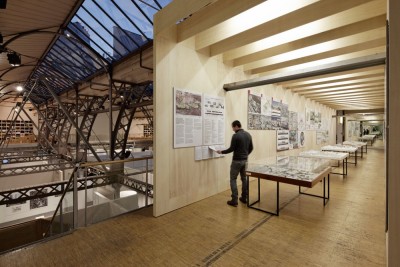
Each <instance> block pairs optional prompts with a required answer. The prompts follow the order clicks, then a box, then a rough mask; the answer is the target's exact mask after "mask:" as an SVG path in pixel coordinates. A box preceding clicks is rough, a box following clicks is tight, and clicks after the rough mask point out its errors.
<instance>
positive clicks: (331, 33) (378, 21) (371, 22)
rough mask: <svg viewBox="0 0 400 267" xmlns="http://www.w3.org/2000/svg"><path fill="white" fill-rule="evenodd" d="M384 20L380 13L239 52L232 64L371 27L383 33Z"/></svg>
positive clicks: (240, 63) (302, 46)
mask: <svg viewBox="0 0 400 267" xmlns="http://www.w3.org/2000/svg"><path fill="white" fill-rule="evenodd" d="M385 21H386V17H385V15H381V16H378V17H374V18H372V19H367V20H363V21H361V22H356V23H352V24H350V25H346V26H343V27H339V28H336V29H332V30H328V31H325V32H322V33H319V34H315V35H311V36H309V37H306V38H302V39H299V40H295V41H292V42H288V43H284V44H281V45H277V46H273V47H268V48H267V49H264V50H261V51H257V52H255V53H251V54H247V55H245V56H243V54H241V56H240V57H238V58H236V59H234V60H233V64H234V66H239V65H243V64H247V63H250V62H253V61H258V60H260V59H262V58H268V57H272V56H273V55H277V54H282V53H286V52H291V51H294V50H296V49H301V48H304V47H307V46H312V45H316V44H319V43H324V42H328V41H331V40H335V39H339V38H343V37H347V36H352V35H356V34H359V33H360V32H363V31H370V30H373V29H378V28H381V31H383V33H384V32H385V30H384V29H385V28H384V25H385ZM382 27H383V28H382ZM247 52H249V51H247ZM228 54H229V53H228ZM232 54H233V53H231V55H230V56H229V57H228V55H226V54H224V59H225V60H232V59H233V58H232V57H233V55H232ZM236 55H239V54H238V53H237V54H236Z"/></svg>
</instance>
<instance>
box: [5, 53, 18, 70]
mask: <svg viewBox="0 0 400 267" xmlns="http://www.w3.org/2000/svg"><path fill="white" fill-rule="evenodd" d="M7 58H8V63H10V65H11V66H12V67H17V66H20V65H21V56H20V55H18V54H17V53H15V52H10V53H8V54H7Z"/></svg>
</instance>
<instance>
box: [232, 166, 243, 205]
mask: <svg viewBox="0 0 400 267" xmlns="http://www.w3.org/2000/svg"><path fill="white" fill-rule="evenodd" d="M246 168H247V160H232V164H231V191H232V200H234V201H237V200H238V189H237V183H236V180H237V176H238V175H239V174H240V179H241V180H242V197H243V198H244V199H246V197H247V180H246Z"/></svg>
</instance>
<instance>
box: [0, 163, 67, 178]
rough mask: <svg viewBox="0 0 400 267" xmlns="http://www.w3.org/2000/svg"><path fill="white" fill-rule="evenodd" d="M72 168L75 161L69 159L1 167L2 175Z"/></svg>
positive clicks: (0, 173) (0, 172)
mask: <svg viewBox="0 0 400 267" xmlns="http://www.w3.org/2000/svg"><path fill="white" fill-rule="evenodd" d="M72 168H74V165H73V163H71V162H68V161H64V162H58V163H49V164H41V165H32V166H20V167H17V168H6V169H0V177H4V176H15V175H24V174H31V173H40V172H49V171H58V170H65V169H72Z"/></svg>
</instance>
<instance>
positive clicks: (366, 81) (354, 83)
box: [286, 75, 385, 93]
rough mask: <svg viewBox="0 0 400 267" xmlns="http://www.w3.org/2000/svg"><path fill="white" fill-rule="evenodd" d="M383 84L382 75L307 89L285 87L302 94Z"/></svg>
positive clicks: (383, 78)
mask: <svg viewBox="0 0 400 267" xmlns="http://www.w3.org/2000/svg"><path fill="white" fill-rule="evenodd" d="M384 82H385V77H383V75H380V76H378V77H374V78H368V79H359V80H358V79H354V80H350V81H347V82H336V83H327V84H321V85H314V86H308V87H300V88H295V89H293V88H291V87H287V88H286V89H290V90H292V92H296V93H299V92H304V91H310V90H318V89H329V88H338V87H342V86H357V85H367V86H368V85H369V84H373V83H381V84H384Z"/></svg>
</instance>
